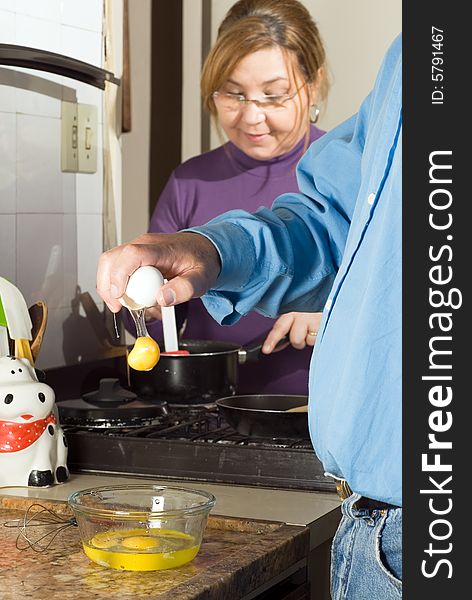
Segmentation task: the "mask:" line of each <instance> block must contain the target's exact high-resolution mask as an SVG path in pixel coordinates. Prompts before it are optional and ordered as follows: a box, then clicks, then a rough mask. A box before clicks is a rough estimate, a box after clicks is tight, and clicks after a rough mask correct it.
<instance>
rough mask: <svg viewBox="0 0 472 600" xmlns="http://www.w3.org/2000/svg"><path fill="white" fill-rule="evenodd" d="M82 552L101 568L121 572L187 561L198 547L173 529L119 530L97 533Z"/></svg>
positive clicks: (193, 540)
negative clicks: (109, 568)
mask: <svg viewBox="0 0 472 600" xmlns="http://www.w3.org/2000/svg"><path fill="white" fill-rule="evenodd" d="M83 547H84V552H85V554H86V555H87V556H88V557H89V558H90V560H92V561H94V562H96V563H98V564H99V565H102V566H104V567H111V568H112V569H119V570H122V571H158V570H163V569H173V568H175V567H180V566H181V565H184V564H185V563H188V562H190V561H191V560H193V559H194V558H195V556H196V555H197V554H198V551H199V549H200V544H197V543H196V541H195V538H194V537H193V536H191V535H188V534H186V533H182V532H181V531H174V530H172V529H159V528H150V529H127V530H126V529H119V530H115V531H106V532H104V533H97V534H96V535H94V536H93V538H92V539H91V540H89V541H88V542H87V543H85V542H84V543H83Z"/></svg>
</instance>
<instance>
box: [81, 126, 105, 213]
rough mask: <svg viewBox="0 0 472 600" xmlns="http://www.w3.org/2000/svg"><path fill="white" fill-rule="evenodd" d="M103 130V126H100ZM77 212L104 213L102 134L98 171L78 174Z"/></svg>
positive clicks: (99, 143) (98, 141) (98, 144)
mask: <svg viewBox="0 0 472 600" xmlns="http://www.w3.org/2000/svg"><path fill="white" fill-rule="evenodd" d="M99 129H100V131H101V126H99ZM76 189H77V214H92V215H101V214H102V213H103V156H102V136H101V133H100V134H99V136H98V139H97V172H96V173H78V174H77V188H76Z"/></svg>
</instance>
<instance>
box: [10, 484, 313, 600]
mask: <svg viewBox="0 0 472 600" xmlns="http://www.w3.org/2000/svg"><path fill="white" fill-rule="evenodd" d="M34 502H40V503H41V504H42V505H44V506H46V507H48V508H51V509H54V510H55V512H57V513H59V514H61V515H62V516H63V517H64V518H65V519H67V517H68V516H70V512H69V507H68V505H67V503H65V502H63V501H57V500H49V499H43V498H41V499H40V500H37V499H34V498H27V497H24V496H23V497H22V496H14V495H0V531H1V536H0V539H1V540H2V544H1V546H2V552H1V553H0V590H1V593H0V596H1V599H2V600H17V599H18V598H34V599H35V600H54V599H61V600H63V599H64V598H74V600H82V599H84V600H85V599H87V600H90V599H93V598H107V599H108V598H110V599H119V600H128V599H129V600H131V599H135V598H150V599H151V600H152V599H154V598H156V599H159V600H177V599H178V600H203V599H205V600H209V599H211V600H227V599H228V598H241V597H242V596H243V595H245V594H247V593H249V592H250V591H252V590H254V589H257V588H258V587H259V586H261V585H263V584H264V583H266V582H267V581H270V580H271V579H272V578H274V577H276V576H277V575H279V574H280V573H282V572H283V571H285V570H286V569H288V568H289V567H291V566H293V565H295V564H297V563H298V564H299V565H300V566H301V565H303V561H305V559H306V556H307V553H308V548H309V537H310V533H309V529H308V527H301V526H293V525H285V524H283V523H276V522H270V521H257V520H251V519H243V518H234V517H219V516H217V515H210V518H209V521H208V526H207V528H206V530H205V534H204V538H203V543H202V546H201V548H200V552H199V553H198V555H197V556H196V558H195V559H194V560H193V561H192V562H190V563H188V564H187V565H183V566H182V567H179V568H177V569H169V570H167V571H154V572H132V571H116V570H113V569H109V568H105V567H102V566H99V565H98V564H95V563H93V562H91V561H90V560H89V559H88V558H87V557H86V556H85V554H84V552H83V550H82V545H81V542H80V537H79V532H78V529H77V528H76V527H72V526H70V527H68V528H67V529H64V530H63V531H61V532H60V533H59V534H58V535H57V536H56V538H55V539H54V540H53V542H52V544H51V547H50V548H49V549H48V550H47V551H46V552H43V553H38V552H35V551H33V550H32V549H26V550H18V549H17V547H16V542H17V536H18V529H17V528H16V527H4V526H3V525H4V523H5V522H8V521H12V520H15V519H23V517H24V514H25V511H26V509H27V508H28V507H29V506H30V505H31V504H32V503H34ZM32 534H33V535H37V530H35V531H34V533H33V532H32Z"/></svg>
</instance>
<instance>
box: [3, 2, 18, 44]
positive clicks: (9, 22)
mask: <svg viewBox="0 0 472 600" xmlns="http://www.w3.org/2000/svg"><path fill="white" fill-rule="evenodd" d="M15 21H16V15H15V13H13V12H8V11H6V10H2V4H1V0H0V42H1V43H2V44H14V43H15V39H16V36H15Z"/></svg>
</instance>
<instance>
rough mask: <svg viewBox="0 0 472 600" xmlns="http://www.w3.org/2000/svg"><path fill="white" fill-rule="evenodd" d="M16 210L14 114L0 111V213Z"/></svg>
mask: <svg viewBox="0 0 472 600" xmlns="http://www.w3.org/2000/svg"><path fill="white" fill-rule="evenodd" d="M15 212H16V115H15V114H14V113H1V112H0V214H14V213H15Z"/></svg>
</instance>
